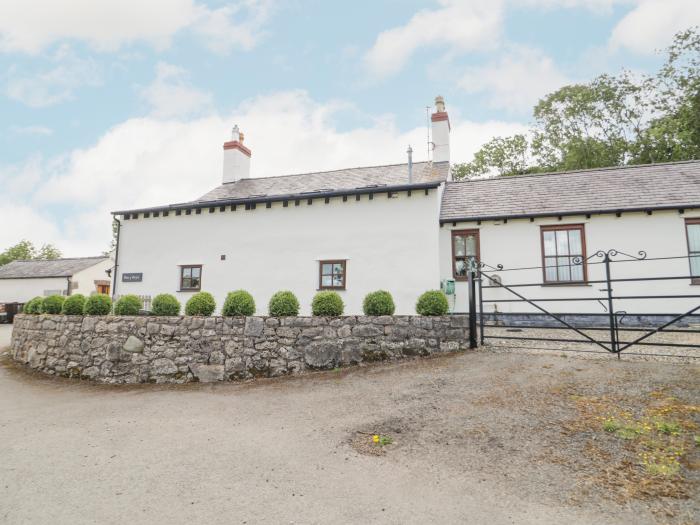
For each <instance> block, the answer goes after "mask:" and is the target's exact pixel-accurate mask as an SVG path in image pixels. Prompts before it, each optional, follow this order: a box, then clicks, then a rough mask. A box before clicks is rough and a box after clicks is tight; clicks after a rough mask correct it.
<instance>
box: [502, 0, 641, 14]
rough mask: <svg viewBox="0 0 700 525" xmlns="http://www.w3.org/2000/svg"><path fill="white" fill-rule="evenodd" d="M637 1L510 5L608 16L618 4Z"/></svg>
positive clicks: (520, 0) (514, 0)
mask: <svg viewBox="0 0 700 525" xmlns="http://www.w3.org/2000/svg"><path fill="white" fill-rule="evenodd" d="M637 1H638V0H511V4H513V5H516V6H522V7H535V8H541V9H575V8H583V9H588V10H589V11H593V12H595V13H603V14H608V13H610V12H611V11H612V8H613V7H615V6H616V5H619V4H634V3H636V2H637Z"/></svg>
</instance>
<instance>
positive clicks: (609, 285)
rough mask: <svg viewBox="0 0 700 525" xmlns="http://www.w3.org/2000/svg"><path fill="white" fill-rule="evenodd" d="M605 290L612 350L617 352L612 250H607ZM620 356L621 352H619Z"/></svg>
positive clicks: (618, 355)
mask: <svg viewBox="0 0 700 525" xmlns="http://www.w3.org/2000/svg"><path fill="white" fill-rule="evenodd" d="M603 261H604V262H605V285H606V289H605V291H606V292H607V293H608V321H609V322H610V351H611V352H614V353H617V351H618V350H617V348H618V345H617V329H616V324H617V319H616V318H615V310H614V309H613V294H612V293H613V289H612V282H611V280H610V251H608V252H605V259H604V260H603ZM617 357H618V358H619V357H620V354H619V353H618V354H617Z"/></svg>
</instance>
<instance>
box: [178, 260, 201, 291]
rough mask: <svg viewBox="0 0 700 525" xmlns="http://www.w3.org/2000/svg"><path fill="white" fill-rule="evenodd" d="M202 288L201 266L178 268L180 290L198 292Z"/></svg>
mask: <svg viewBox="0 0 700 525" xmlns="http://www.w3.org/2000/svg"><path fill="white" fill-rule="evenodd" d="M201 287H202V265H201V264H200V265H194V266H180V290H181V291H186V290H199V289H200V288H201Z"/></svg>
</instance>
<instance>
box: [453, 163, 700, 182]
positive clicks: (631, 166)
mask: <svg viewBox="0 0 700 525" xmlns="http://www.w3.org/2000/svg"><path fill="white" fill-rule="evenodd" d="M678 164H700V159H690V160H676V161H670V162H650V163H647V164H625V165H623V166H605V167H602V168H584V169H580V170H569V171H546V172H542V173H518V174H515V175H497V176H495V177H484V178H482V179H466V180H453V181H448V182H449V184H463V183H469V182H487V181H496V180H512V179H521V178H527V177H543V176H548V175H571V174H578V173H590V172H601V171H602V172H605V171H614V170H622V169H638V168H648V167H650V166H674V165H678Z"/></svg>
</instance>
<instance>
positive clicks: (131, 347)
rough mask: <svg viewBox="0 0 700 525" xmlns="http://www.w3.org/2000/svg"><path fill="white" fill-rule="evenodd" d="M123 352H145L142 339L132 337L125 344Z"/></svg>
mask: <svg viewBox="0 0 700 525" xmlns="http://www.w3.org/2000/svg"><path fill="white" fill-rule="evenodd" d="M122 350H124V351H125V352H130V353H140V352H143V341H141V339H139V338H138V337H135V336H133V335H130V336H129V337H128V338H127V340H126V342H125V343H124V346H123V347H122Z"/></svg>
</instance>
